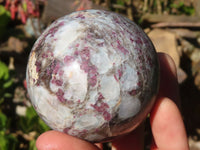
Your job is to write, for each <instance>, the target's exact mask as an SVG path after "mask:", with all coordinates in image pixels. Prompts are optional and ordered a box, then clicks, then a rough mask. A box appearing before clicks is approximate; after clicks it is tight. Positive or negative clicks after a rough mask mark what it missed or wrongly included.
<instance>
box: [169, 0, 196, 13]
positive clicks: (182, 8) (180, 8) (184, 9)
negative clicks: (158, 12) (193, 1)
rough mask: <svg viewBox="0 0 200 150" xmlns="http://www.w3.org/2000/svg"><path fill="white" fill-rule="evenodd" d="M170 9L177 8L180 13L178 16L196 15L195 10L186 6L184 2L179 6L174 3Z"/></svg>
mask: <svg viewBox="0 0 200 150" xmlns="http://www.w3.org/2000/svg"><path fill="white" fill-rule="evenodd" d="M170 8H175V9H177V11H178V14H186V15H193V14H194V13H195V9H194V7H192V6H185V4H184V3H183V2H180V3H179V4H178V5H177V4H174V3H172V4H171V5H170Z"/></svg>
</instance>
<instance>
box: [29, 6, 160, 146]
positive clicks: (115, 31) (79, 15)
mask: <svg viewBox="0 0 200 150" xmlns="http://www.w3.org/2000/svg"><path fill="white" fill-rule="evenodd" d="M158 72H159V67H158V61H157V55H156V52H155V49H154V47H153V45H152V43H151V41H150V40H149V38H148V37H147V36H146V34H145V33H144V32H143V31H142V29H140V28H139V27H138V26H137V25H136V24H135V23H133V22H132V21H130V20H129V19H127V18H125V17H123V16H121V15H119V14H116V13H111V12H108V11H103V10H86V11H78V12H74V13H72V14H69V15H67V16H64V17H62V18H60V19H58V20H56V21H55V22H54V23H53V24H52V25H50V26H49V27H48V28H47V29H46V30H45V31H44V33H43V34H42V35H41V36H40V37H39V39H38V40H37V41H36V43H35V45H34V46H33V49H32V51H31V53H30V56H29V61H28V65H27V73H26V75H27V78H26V80H27V88H28V93H29V96H30V99H31V101H32V104H33V106H34V108H35V110H36V111H37V113H38V114H39V116H40V117H41V118H42V119H43V120H44V121H45V122H46V123H47V124H48V125H49V126H50V127H51V128H52V129H55V130H58V131H62V132H65V133H67V134H69V135H72V136H76V137H78V138H81V139H84V140H87V141H91V142H102V141H107V140H110V139H112V138H114V137H116V136H119V135H123V134H125V133H128V132H130V131H132V130H133V129H134V128H136V127H137V126H138V125H139V124H140V123H141V122H142V121H143V120H144V119H145V117H146V116H147V114H148V113H149V111H150V109H151V107H152V105H153V103H154V100H155V95H156V92H157V89H158V80H159V73H158Z"/></svg>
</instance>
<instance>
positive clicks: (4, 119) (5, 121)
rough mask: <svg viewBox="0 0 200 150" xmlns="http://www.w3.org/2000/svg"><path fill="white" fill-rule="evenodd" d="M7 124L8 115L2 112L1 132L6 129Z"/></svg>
mask: <svg viewBox="0 0 200 150" xmlns="http://www.w3.org/2000/svg"><path fill="white" fill-rule="evenodd" d="M6 123H7V117H6V115H5V114H3V113H2V112H0V130H3V129H5V127H6Z"/></svg>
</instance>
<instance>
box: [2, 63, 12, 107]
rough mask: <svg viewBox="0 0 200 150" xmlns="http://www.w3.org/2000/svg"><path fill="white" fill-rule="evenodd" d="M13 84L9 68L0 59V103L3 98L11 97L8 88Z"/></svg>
mask: <svg viewBox="0 0 200 150" xmlns="http://www.w3.org/2000/svg"><path fill="white" fill-rule="evenodd" d="M12 85H13V80H12V78H11V77H10V73H9V69H8V67H7V66H6V64H5V63H3V62H2V61H0V104H1V103H2V102H3V100H4V98H9V97H11V96H12V95H11V93H10V92H9V88H11V86H12Z"/></svg>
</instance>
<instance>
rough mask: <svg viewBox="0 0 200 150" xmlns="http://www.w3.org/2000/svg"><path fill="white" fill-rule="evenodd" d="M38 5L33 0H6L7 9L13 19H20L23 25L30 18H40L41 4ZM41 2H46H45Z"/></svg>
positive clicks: (38, 0) (37, 0)
mask: <svg viewBox="0 0 200 150" xmlns="http://www.w3.org/2000/svg"><path fill="white" fill-rule="evenodd" d="M36 2H37V3H36V4H35V3H33V2H32V1H31V0H5V8H6V9H7V10H9V11H10V13H11V18H12V19H13V20H14V19H15V18H20V19H21V21H22V23H26V20H27V18H28V17H39V16H40V12H39V2H40V0H36ZM41 2H43V3H44V2H45V1H44V0H43V1H41Z"/></svg>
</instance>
